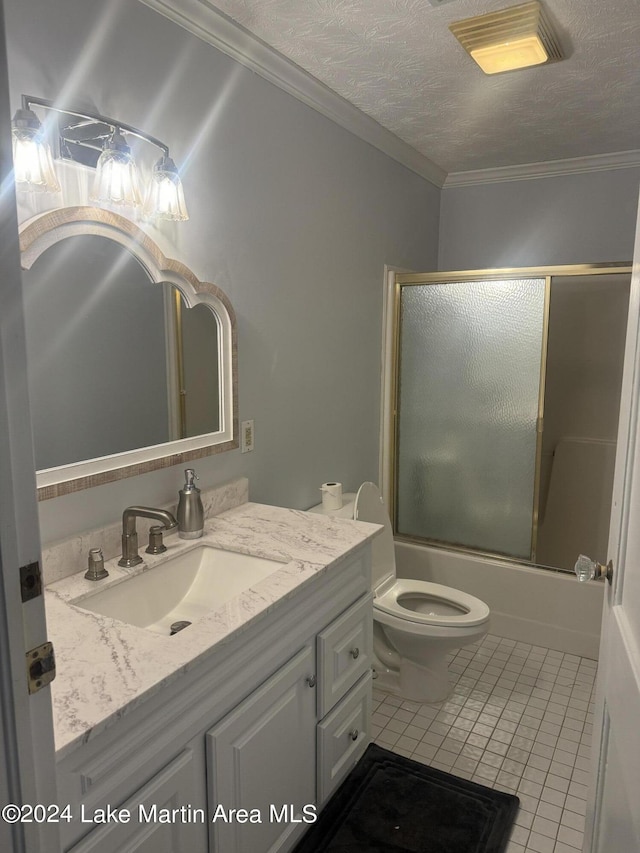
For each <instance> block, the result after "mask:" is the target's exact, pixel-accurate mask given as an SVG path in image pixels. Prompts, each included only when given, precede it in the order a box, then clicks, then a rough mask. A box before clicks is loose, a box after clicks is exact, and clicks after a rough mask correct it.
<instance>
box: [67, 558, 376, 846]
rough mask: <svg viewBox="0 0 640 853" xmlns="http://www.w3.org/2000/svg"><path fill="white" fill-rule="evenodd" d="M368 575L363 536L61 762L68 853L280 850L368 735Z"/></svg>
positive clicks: (348, 765) (293, 840) (296, 834)
mask: <svg viewBox="0 0 640 853" xmlns="http://www.w3.org/2000/svg"><path fill="white" fill-rule="evenodd" d="M369 573H370V546H369V545H368V544H364V545H362V546H360V547H359V548H358V549H357V550H356V551H354V552H352V553H351V554H350V555H349V556H348V557H346V558H344V559H343V560H342V561H341V563H340V565H337V566H333V567H332V568H331V570H330V571H328V572H327V573H326V574H322V575H320V576H318V577H317V578H312V579H311V580H310V581H309V582H307V583H306V584H304V585H303V586H302V587H301V588H300V589H299V590H297V591H296V592H295V594H293V595H290V596H288V597H285V598H284V599H282V600H281V601H279V602H277V603H276V604H275V605H273V606H272V607H271V608H270V610H269V612H268V613H267V614H265V616H264V617H262V618H261V619H259V620H254V621H253V622H252V623H251V624H249V625H247V626H246V628H245V629H244V630H241V631H239V632H238V633H237V635H235V636H233V637H231V638H230V639H229V641H228V642H225V643H220V644H218V645H216V646H213V647H212V649H211V651H210V654H208V655H207V656H204V657H203V659H202V660H200V661H199V662H198V663H197V664H194V666H193V667H191V668H190V669H189V671H188V672H186V673H182V674H180V675H178V674H177V675H176V678H175V679H173V680H172V681H171V682H170V683H168V684H166V685H163V687H162V689H161V690H159V691H158V692H157V693H156V695H154V696H152V697H149V698H147V699H146V700H145V701H144V702H142V703H140V704H139V705H138V706H137V707H136V708H135V709H131V710H128V711H127V713H126V714H124V715H123V716H122V718H121V719H119V720H116V721H114V722H113V724H112V725H110V726H108V727H106V728H105V729H104V731H102V732H100V734H98V735H96V736H95V737H94V738H89V739H88V741H87V742H86V743H84V744H83V745H82V746H79V747H78V748H76V749H75V750H73V751H71V752H70V754H69V755H67V756H65V757H63V758H62V759H61V760H60V761H59V764H58V781H59V786H58V797H59V804H60V805H61V806H62V805H65V804H66V803H69V804H70V807H71V812H72V813H73V815H74V820H73V822H72V823H70V824H66V823H63V824H62V825H61V834H62V838H63V849H64V851H69V853H123V851H127V853H129V851H130V853H134V851H135V853H185V851H189V853H287V851H289V850H290V849H291V848H292V847H293V846H294V845H295V843H296V842H297V840H298V839H299V837H300V836H301V835H302V833H303V832H304V829H305V828H306V826H307V825H308V824H309V823H311V822H313V820H314V818H315V814H316V812H317V811H319V809H320V807H321V805H322V803H323V802H324V801H325V800H326V798H327V797H328V796H329V794H330V793H331V792H332V791H333V790H334V789H335V787H336V786H337V785H338V784H339V782H340V781H341V780H342V779H343V778H344V776H345V775H346V774H347V773H348V772H349V770H350V769H351V767H352V766H353V764H354V763H355V761H356V760H357V759H358V758H359V757H360V755H361V754H362V752H363V751H364V749H365V747H366V745H367V743H368V740H369V720H370V713H371V654H372V612H371V593H370V591H369V577H370V574H369ZM176 636H177V637H180V636H181V635H176ZM186 636H187V635H186V632H184V633H183V634H182V640H181V642H185V638H186ZM150 665H153V662H152V661H150ZM109 809H111V810H112V813H113V812H115V813H117V812H118V810H119V809H126V810H128V811H129V812H130V813H131V819H130V821H129V822H128V823H122V822H118V821H117V818H114V820H113V821H112V822H109V823H106V824H104V825H96V826H95V827H94V826H93V825H92V824H91V822H90V819H91V816H92V815H95V814H96V813H97V814H98V816H99V817H101V816H102V814H103V812H106V813H108V810H109ZM101 810H103V811H101ZM82 817H84V818H88V819H89V822H86V823H85V822H82V820H81V818H82ZM140 817H142V822H141V820H140ZM154 818H155V819H154ZM163 819H164V821H166V822H163Z"/></svg>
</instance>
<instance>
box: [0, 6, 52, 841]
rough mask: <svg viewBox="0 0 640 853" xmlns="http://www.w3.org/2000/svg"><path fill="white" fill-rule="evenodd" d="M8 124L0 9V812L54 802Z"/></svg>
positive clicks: (19, 833)
mask: <svg viewBox="0 0 640 853" xmlns="http://www.w3.org/2000/svg"><path fill="white" fill-rule="evenodd" d="M10 120H11V113H10V108H9V87H8V80H7V57H6V51H5V33H4V10H3V6H2V0H0V808H3V807H5V806H7V805H8V804H11V803H14V804H16V805H18V806H20V805H22V804H29V805H36V804H40V805H43V806H49V805H52V804H55V803H56V791H55V763H54V746H53V726H52V717H51V698H50V695H49V691H50V688H49V687H45V688H43V689H41V690H40V691H39V692H37V693H34V694H33V695H29V693H28V689H27V677H26V671H27V666H26V664H27V658H26V652H27V651H28V650H30V649H33V648H35V647H37V646H39V645H41V644H42V643H44V642H45V640H46V624H45V617H44V602H43V597H42V595H39V596H37V597H35V598H33V599H32V600H30V601H28V602H27V603H24V604H23V602H22V595H21V591H20V567H21V566H25V565H28V564H30V563H34V562H37V561H39V560H40V537H39V530H38V513H37V503H36V484H35V471H34V460H33V448H32V445H31V429H30V421H29V401H28V394H27V383H26V376H25V363H26V354H25V342H24V324H23V320H22V292H21V283H20V254H19V246H18V223H17V216H16V205H15V195H14V189H13V179H12V176H11V170H12V163H11V133H10ZM12 815H13V813H12V812H11V809H10V810H9V812H8V813H7V812H6V811H5V812H4V813H2V816H1V817H0V849H1V850H2V851H3V853H4V851H7V853H37V851H45V850H46V851H51V853H55V851H57V850H58V849H59V843H58V831H57V826H56V824H54V823H39V822H31V823H11V822H10V821H11V820H12ZM14 816H15V815H14ZM23 816H24V817H28V814H26V813H24V812H23Z"/></svg>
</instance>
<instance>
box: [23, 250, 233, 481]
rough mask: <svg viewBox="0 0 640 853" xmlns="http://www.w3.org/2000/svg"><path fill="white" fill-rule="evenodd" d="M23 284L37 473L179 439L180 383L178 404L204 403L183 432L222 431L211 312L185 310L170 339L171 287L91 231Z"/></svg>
mask: <svg viewBox="0 0 640 853" xmlns="http://www.w3.org/2000/svg"><path fill="white" fill-rule="evenodd" d="M23 286H24V299H25V327H26V337H27V359H28V362H27V363H28V374H29V392H30V396H31V404H32V417H33V431H34V447H35V454H36V468H37V469H38V470H42V469H47V468H53V467H57V466H60V465H67V464H69V463H72V462H79V461H83V460H89V459H95V458H99V457H103V456H108V455H111V454H114V453H120V452H124V451H129V450H134V449H137V448H141V447H148V446H152V445H157V444H162V443H164V442H167V441H171V440H173V439H175V438H179V437H181V435H182V434H183V433H185V428H184V423H183V422H184V411H183V413H182V416H181V411H180V409H181V406H180V393H179V392H180V387H182V388H183V390H186V398H185V395H184V394H183V398H185V399H189V396H190V395H191V396H192V397H193V400H194V401H195V400H197V398H199V397H202V398H206V402H205V403H203V405H199V404H196V405H194V406H192V409H193V410H194V415H193V417H191V422H192V423H191V426H189V424H188V423H187V427H186V433H185V434H186V435H189V436H191V435H198V434H202V433H209V432H215V431H216V430H217V429H218V424H219V390H218V389H219V380H218V361H219V359H218V327H217V318H216V315H215V314H214V313H213V312H212V311H211V310H210V309H209V308H208V307H207V306H205V305H202V304H200V305H197V306H194V308H193V309H191V308H187V307H186V305H185V306H184V310H183V311H182V312H181V314H182V317H183V323H184V327H185V328H184V329H183V330H182V334H181V335H176V329H177V325H176V323H177V318H176V313H177V312H176V311H175V293H176V292H177V291H175V290H174V288H173V287H172V286H171V285H168V284H160V285H159V284H156V283H154V282H152V281H151V279H150V278H149V276H148V275H147V273H146V271H145V269H144V268H143V266H142V265H141V264H140V262H139V261H138V260H137V258H135V257H134V256H133V255H132V254H131V253H130V252H128V251H127V250H126V249H124V248H123V247H121V246H120V245H118V244H117V243H116V242H114V241H112V240H108V239H105V238H104V237H99V236H93V235H75V236H72V237H69V238H67V239H65V240H62V241H60V242H59V243H56V244H54V245H52V246H51V247H50V248H48V249H47V250H46V251H45V252H44V253H43V254H42V255H41V256H40V257H39V258H38V259H37V260H36V261H35V262H34V264H33V266H32V267H31V269H29V270H25V271H23ZM192 315H196V319H195V321H194V320H193V319H192ZM180 341H182V350H183V351H184V357H183V359H182V362H183V365H184V366H185V367H184V370H183V373H184V384H181V382H180V368H179V365H178V354H179V351H180V348H181V347H180ZM189 381H191V382H192V383H193V382H194V381H195V386H194V387H193V390H191V389H190V387H189ZM184 408H185V407H184V405H183V406H182V409H183V410H184ZM188 411H189V409H188V408H187V412H188ZM194 429H197V432H194V431H193V430H194Z"/></svg>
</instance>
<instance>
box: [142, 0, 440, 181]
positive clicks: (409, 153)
mask: <svg viewBox="0 0 640 853" xmlns="http://www.w3.org/2000/svg"><path fill="white" fill-rule="evenodd" d="M140 2H141V3H144V5H145V6H149V7H150V8H151V9H154V10H155V11H156V12H159V13H160V14H161V15H164V17H165V18H169V19H170V20H171V21H173V22H174V23H176V24H178V25H179V26H181V27H183V28H184V29H185V30H188V31H189V32H190V33H192V34H193V35H195V36H197V37H198V38H200V39H202V40H203V41H205V42H208V43H209V44H211V45H213V47H215V48H217V49H218V50H220V51H221V52H222V53H225V54H226V55H227V56H230V57H231V58H232V59H234V60H235V61H236V62H239V63H240V64H241V65H244V66H245V67H246V68H250V69H251V70H252V71H254V72H255V73H256V74H259V75H260V76H261V77H264V79H265V80H268V81H269V82H270V83H273V84H274V85H275V86H278V87H279V88H280V89H283V90H284V91H285V92H288V93H289V94H290V95H293V97H294V98H297V99H298V100H299V101H302V102H303V103H304V104H306V105H307V106H309V107H312V108H313V109H314V110H316V111H317V112H319V113H321V114H322V115H323V116H325V117H326V118H328V119H331V121H333V122H335V123H336V124H338V125H340V127H343V128H344V129H345V130H348V131H349V132H350V133H353V134H354V135H355V136H357V137H359V138H360V139H362V140H364V141H365V142H368V143H369V144H370V145H373V147H374V148H377V149H378V150H379V151H382V153H383V154H386V155H387V156H389V157H391V158H392V159H393V160H396V161H397V162H398V163H400V164H402V165H403V166H405V167H406V168H407V169H410V170H411V171H412V172H415V173H416V174H417V175H420V177H422V178H425V179H426V180H427V181H429V182H430V183H432V184H434V185H435V186H436V187H442V186H443V184H444V181H445V178H446V175H447V173H446V172H445V170H444V169H441V168H440V167H439V166H437V165H436V164H435V163H433V162H432V161H431V160H429V159H428V158H427V157H425V156H424V155H423V154H420V153H419V152H418V151H416V149H415V148H412V147H411V146H410V145H408V144H407V143H406V142H403V141H402V140H401V139H399V138H398V137H397V136H396V135H395V134H393V133H391V131H389V130H387V129H386V128H384V127H382V125H381V124H378V122H377V121H375V120H374V119H372V118H371V117H370V116H368V115H366V113H363V112H362V110H359V109H358V108H357V107H355V106H354V105H353V104H351V103H350V102H349V101H347V100H346V99H345V98H343V97H341V96H340V95H338V94H336V92H334V91H333V90H332V89H330V88H329V87H328V86H325V84H324V83H321V82H320V81H319V80H317V79H316V78H315V77H313V76H312V75H311V74H309V73H308V72H307V71H305V70H304V69H303V68H300V66H299V65H296V64H295V63H294V62H291V60H289V59H287V58H286V57H285V56H283V55H282V54H281V53H278V51H276V50H274V49H273V48H272V47H270V46H269V45H268V44H266V43H265V42H263V41H262V40H261V39H259V38H257V37H256V36H254V35H253V34H252V33H250V32H249V31H248V30H246V29H245V28H244V27H242V26H241V25H240V24H237V23H236V22H235V21H233V20H232V19H231V18H229V17H228V16H227V15H225V14H224V13H223V12H220V11H219V10H218V9H216V8H215V7H214V6H212V5H211V4H210V3H209V2H208V0H140Z"/></svg>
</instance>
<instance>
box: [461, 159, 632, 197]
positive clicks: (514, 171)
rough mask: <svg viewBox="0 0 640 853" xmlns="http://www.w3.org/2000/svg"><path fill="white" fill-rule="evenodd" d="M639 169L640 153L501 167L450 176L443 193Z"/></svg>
mask: <svg viewBox="0 0 640 853" xmlns="http://www.w3.org/2000/svg"><path fill="white" fill-rule="evenodd" d="M637 167H640V150H635V151H617V152H614V153H612V154H594V155H592V156H590V157H573V158H571V159H567V160H549V161H547V162H546V163H524V164H522V165H520V166H500V167H498V168H495V169H477V170H475V171H469V172H449V174H448V175H447V177H446V180H445V182H444V189H449V188H450V187H468V186H473V185H474V184H495V183H500V182H502V181H530V180H534V179H536V178H555V177H558V176H559V175H578V174H581V173H584V172H604V171H608V170H610V169H631V168H637Z"/></svg>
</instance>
